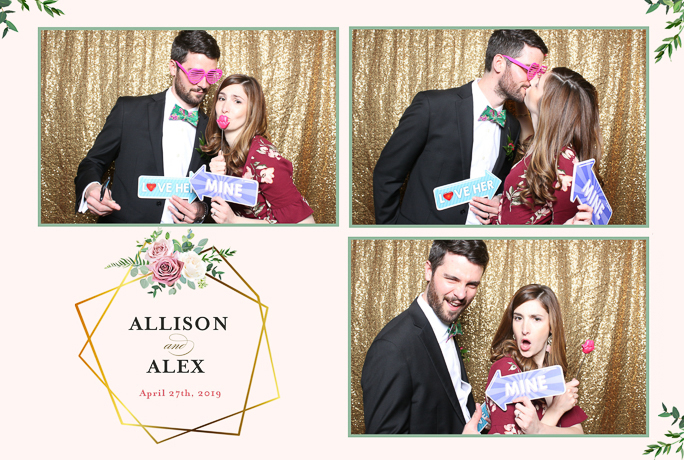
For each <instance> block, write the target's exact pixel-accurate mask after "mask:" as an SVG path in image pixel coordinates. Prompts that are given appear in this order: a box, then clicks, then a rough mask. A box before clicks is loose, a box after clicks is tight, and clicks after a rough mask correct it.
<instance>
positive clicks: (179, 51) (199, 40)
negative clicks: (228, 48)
mask: <svg viewBox="0 0 684 460" xmlns="http://www.w3.org/2000/svg"><path fill="white" fill-rule="evenodd" d="M188 52H190V53H197V54H204V55H205V56H206V57H208V58H209V59H216V60H217V61H218V59H219V58H220V57H221V49H220V48H219V46H218V44H217V43H216V40H215V39H214V37H212V36H211V35H209V34H208V33H207V32H206V31H205V30H181V32H180V33H179V34H178V35H177V36H176V38H175V39H174V40H173V45H171V59H172V60H174V61H178V62H180V63H181V64H182V63H183V62H185V58H186V56H187V55H188Z"/></svg>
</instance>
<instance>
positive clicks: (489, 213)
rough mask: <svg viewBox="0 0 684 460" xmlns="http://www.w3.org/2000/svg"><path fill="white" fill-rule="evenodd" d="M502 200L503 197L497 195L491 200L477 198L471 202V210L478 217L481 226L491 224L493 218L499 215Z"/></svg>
mask: <svg viewBox="0 0 684 460" xmlns="http://www.w3.org/2000/svg"><path fill="white" fill-rule="evenodd" d="M500 200H501V195H496V196H495V197H494V198H492V199H491V200H490V199H487V198H484V197H479V196H476V197H475V198H473V199H472V200H471V201H470V210H471V211H473V213H474V214H475V217H477V220H479V221H480V223H481V224H483V225H487V224H491V223H492V217H494V216H496V215H497V214H499V201H500Z"/></svg>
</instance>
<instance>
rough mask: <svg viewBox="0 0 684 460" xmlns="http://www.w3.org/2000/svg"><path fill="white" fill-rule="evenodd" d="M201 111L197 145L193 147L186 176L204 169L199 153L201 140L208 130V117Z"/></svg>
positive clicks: (198, 121)
mask: <svg viewBox="0 0 684 460" xmlns="http://www.w3.org/2000/svg"><path fill="white" fill-rule="evenodd" d="M198 110H199V119H198V120H197V131H196V132H195V143H194V145H193V146H192V156H191V157H190V164H189V166H188V170H187V171H185V175H186V176H187V175H188V173H189V172H190V171H192V172H193V173H196V172H197V170H198V169H200V168H201V167H202V157H201V155H200V153H199V151H198V149H199V146H200V143H199V140H200V138H201V137H202V136H204V131H205V130H206V129H207V120H208V118H207V116H206V115H205V114H204V112H202V110H201V109H198Z"/></svg>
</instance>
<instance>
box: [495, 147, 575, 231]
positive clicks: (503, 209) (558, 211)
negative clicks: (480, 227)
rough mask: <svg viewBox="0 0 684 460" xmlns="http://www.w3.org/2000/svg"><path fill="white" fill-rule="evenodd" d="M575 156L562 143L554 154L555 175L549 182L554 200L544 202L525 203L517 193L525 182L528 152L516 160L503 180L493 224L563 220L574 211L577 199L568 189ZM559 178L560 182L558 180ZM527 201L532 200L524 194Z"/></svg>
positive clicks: (545, 222)
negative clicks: (556, 175) (531, 204)
mask: <svg viewBox="0 0 684 460" xmlns="http://www.w3.org/2000/svg"><path fill="white" fill-rule="evenodd" d="M577 162H578V160H577V158H576V156H575V152H574V151H573V150H572V149H571V148H570V147H566V148H565V149H563V152H561V154H560V155H558V165H557V167H558V170H557V172H558V179H557V180H556V181H555V182H554V183H553V195H554V196H555V197H556V201H547V202H546V203H545V204H544V205H540V206H533V207H532V208H530V207H528V206H527V205H526V204H525V203H524V202H523V199H522V197H521V196H520V192H521V190H522V188H523V186H525V185H527V179H526V178H525V172H526V171H527V168H528V167H529V164H530V156H529V155H526V156H525V157H524V158H523V159H522V160H520V161H519V162H518V163H517V164H516V165H515V166H513V168H511V172H510V173H509V174H508V176H507V177H506V180H505V181H504V190H503V195H502V196H501V201H500V202H499V215H498V217H497V218H495V219H492V223H493V224H507V225H527V224H564V223H565V222H566V221H567V220H568V219H572V218H573V217H574V216H575V214H577V206H579V205H578V204H577V203H575V202H573V201H571V200H570V190H571V189H572V172H573V170H574V168H575V164H577ZM559 182H560V184H559ZM528 201H529V202H532V200H531V199H529V198H528Z"/></svg>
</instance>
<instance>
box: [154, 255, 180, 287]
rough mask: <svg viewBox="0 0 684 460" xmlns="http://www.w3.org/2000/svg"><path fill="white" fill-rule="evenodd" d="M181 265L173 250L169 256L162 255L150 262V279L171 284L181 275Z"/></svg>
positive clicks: (167, 284)
mask: <svg viewBox="0 0 684 460" xmlns="http://www.w3.org/2000/svg"><path fill="white" fill-rule="evenodd" d="M183 265H184V264H183V262H181V261H180V260H178V258H177V257H176V253H175V252H174V253H173V254H172V255H170V256H168V255H167V256H162V257H160V258H159V259H157V260H156V261H155V262H154V263H153V264H152V279H153V280H154V281H156V282H157V283H160V284H165V285H166V286H173V284H174V283H175V282H176V281H178V279H179V278H180V277H181V273H182V271H183Z"/></svg>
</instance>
